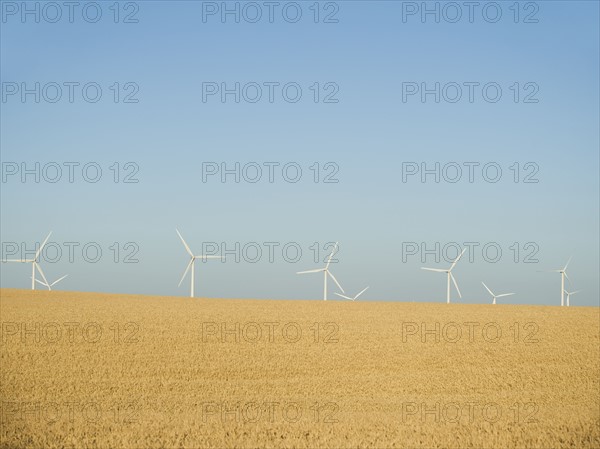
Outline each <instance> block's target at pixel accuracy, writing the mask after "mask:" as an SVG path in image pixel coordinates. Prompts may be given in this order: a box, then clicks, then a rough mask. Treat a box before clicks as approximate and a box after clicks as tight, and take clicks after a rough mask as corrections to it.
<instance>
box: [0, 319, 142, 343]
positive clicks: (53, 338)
mask: <svg viewBox="0 0 600 449" xmlns="http://www.w3.org/2000/svg"><path fill="white" fill-rule="evenodd" d="M0 329H1V334H2V335H1V338H0V340H1V341H2V343H3V344H44V345H48V344H68V345H77V344H93V343H99V342H107V343H114V344H126V345H129V344H133V343H139V342H140V341H141V337H140V329H141V326H140V324H139V323H136V322H133V321H129V322H126V323H119V322H110V323H104V322H98V321H86V322H79V321H68V322H56V321H48V322H44V321H32V322H24V321H23V322H16V321H3V322H2V325H1V326H0Z"/></svg>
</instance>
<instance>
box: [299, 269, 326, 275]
mask: <svg viewBox="0 0 600 449" xmlns="http://www.w3.org/2000/svg"><path fill="white" fill-rule="evenodd" d="M319 271H325V268H317V269H316V270H306V271H297V272H296V274H306V273H318V272H319Z"/></svg>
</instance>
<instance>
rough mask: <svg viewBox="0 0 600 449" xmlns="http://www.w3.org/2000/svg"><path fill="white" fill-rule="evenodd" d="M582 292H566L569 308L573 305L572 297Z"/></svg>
mask: <svg viewBox="0 0 600 449" xmlns="http://www.w3.org/2000/svg"><path fill="white" fill-rule="evenodd" d="M580 291H581V290H575V291H574V292H568V291H566V290H565V293H566V294H567V307H569V306H570V305H571V295H574V294H575V293H579V292H580Z"/></svg>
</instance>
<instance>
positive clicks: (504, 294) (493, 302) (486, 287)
mask: <svg viewBox="0 0 600 449" xmlns="http://www.w3.org/2000/svg"><path fill="white" fill-rule="evenodd" d="M481 283H482V284H483V286H484V287H485V289H486V290H487V291H488V292H490V295H492V297H493V298H494V300H493V301H492V304H496V298H502V297H503V296H512V295H514V293H503V294H501V295H494V293H493V292H492V291H491V290H490V289H489V287H488V286H487V285H485V282H481Z"/></svg>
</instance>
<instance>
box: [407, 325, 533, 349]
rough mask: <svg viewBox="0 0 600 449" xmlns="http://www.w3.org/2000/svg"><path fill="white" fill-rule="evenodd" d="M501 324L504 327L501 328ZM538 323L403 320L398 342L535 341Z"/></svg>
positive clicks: (526, 343)
mask: <svg viewBox="0 0 600 449" xmlns="http://www.w3.org/2000/svg"><path fill="white" fill-rule="evenodd" d="M503 326H504V327H503ZM539 330H540V326H539V325H538V324H537V323H536V322H534V321H528V322H526V323H519V322H514V323H511V324H510V325H509V326H506V323H499V322H496V321H487V322H482V323H480V322H478V321H465V322H463V323H457V322H454V321H449V322H447V323H443V322H440V321H432V322H425V321H422V322H420V323H418V322H416V321H403V322H402V324H401V326H400V335H401V338H402V343H408V342H419V341H420V342H421V343H458V342H463V343H464V342H466V343H494V344H495V343H499V342H500V341H506V342H511V343H522V344H525V345H530V344H536V343H539V342H540V340H539V338H538V336H537V334H538V332H539Z"/></svg>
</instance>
